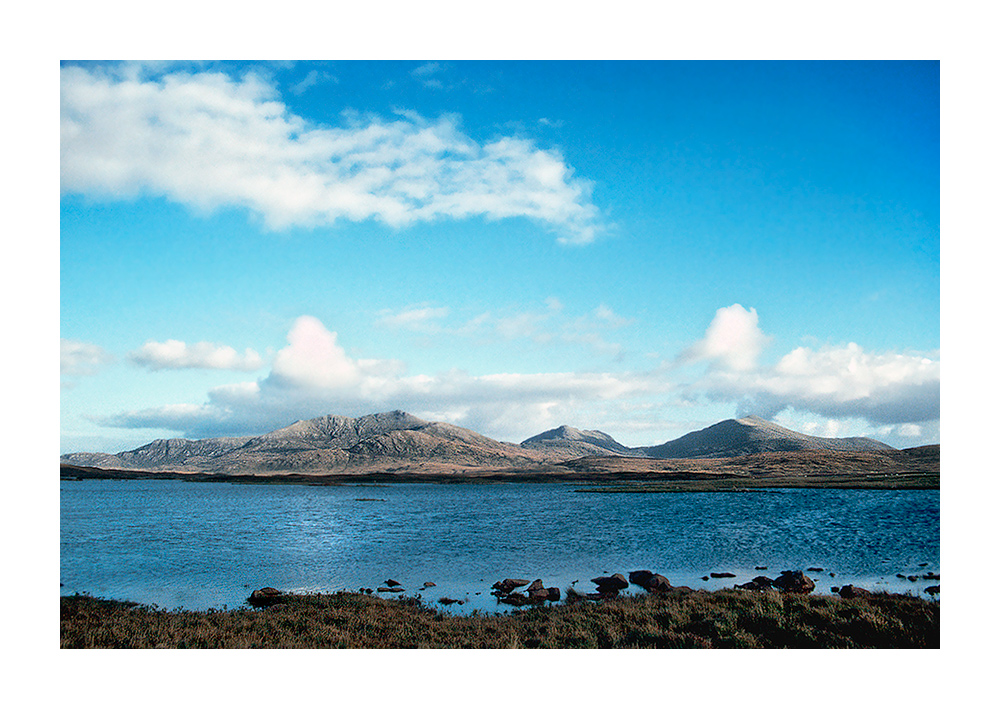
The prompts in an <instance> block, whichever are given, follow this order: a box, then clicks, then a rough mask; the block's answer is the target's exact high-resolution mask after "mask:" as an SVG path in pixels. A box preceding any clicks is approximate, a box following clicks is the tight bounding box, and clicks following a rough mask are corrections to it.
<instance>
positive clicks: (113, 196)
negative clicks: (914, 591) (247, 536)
mask: <svg viewBox="0 0 1000 709" xmlns="http://www.w3.org/2000/svg"><path fill="white" fill-rule="evenodd" d="M60 74H61V143H60V147H61V200H60V231H61V235H60V266H61V271H60V291H61V292H60V336H61V338H62V352H61V364H62V376H61V383H62V387H61V448H62V451H63V452H68V451H78V450H103V451H110V452H113V451H118V450H123V449H126V448H132V447H135V446H136V445H139V444H142V443H144V442H146V441H149V440H151V439H153V438H158V437H171V436H184V437H189V438H198V437H205V436H215V435H242V434H248V433H260V432H264V431H266V430H270V429H273V428H277V427H279V426H282V425H286V424H288V423H291V422H292V421H294V420H296V419H298V418H307V417H312V416H316V415H321V414H325V413H336V414H345V415H360V414H364V413H371V412H374V411H384V410H390V409H396V408H400V409H405V410H407V411H410V412H412V413H415V414H417V415H419V416H423V417H425V418H429V419H434V420H446V421H450V422H453V423H456V424H458V425H463V426H468V427H470V428H473V429H475V430H477V431H480V432H482V433H484V434H487V435H490V436H493V437H496V438H500V439H504V440H513V441H520V440H523V439H524V438H527V437H528V436H531V435H534V434H536V433H539V432H541V431H542V430H545V429H548V428H552V427H554V426H557V425H560V424H570V425H573V426H577V427H580V428H588V429H592V428H596V429H600V430H603V431H606V432H607V433H610V434H611V435H613V436H614V437H615V438H617V439H618V440H620V441H621V442H623V443H625V444H627V445H649V444H656V443H661V442H663V441H665V440H668V439H671V438H675V437H677V436H679V435H682V434H684V433H687V432H689V431H691V430H695V429H698V428H702V427H704V426H706V425H709V424H711V423H714V422H716V421H718V420H721V419H724V418H730V417H733V416H737V415H744V414H747V413H756V414H758V415H762V416H766V417H769V418H772V419H773V420H775V421H777V422H778V423H781V424H783V425H787V426H790V427H792V428H796V429H797V430H802V431H806V432H810V433H814V434H816V435H837V436H844V435H870V436H873V437H876V438H879V439H880V440H884V441H886V442H888V443H890V444H892V445H896V446H900V447H905V446H911V445H921V444H924V443H933V442H938V440H939V417H940V414H939V411H940V403H939V401H940V354H939V349H940V308H939V300H940V256H939V254H940V251H939V243H940V228H939V222H940V211H939V194H940V179H939V172H940V157H939V156H940V138H939V134H940V123H939V112H940V101H939V94H940V88H939V71H938V64H937V62H703V63H702V62H669V61H664V62H602V61H595V62H527V61H521V62H502V61H501V62H444V61H441V62H402V61H383V62H361V61H355V62H319V63H317V62H296V63H292V62H270V63H212V62H204V63H183V62H169V63H149V64H135V63H92V62H80V63H74V62H64V63H63V64H62V65H61V69H60Z"/></svg>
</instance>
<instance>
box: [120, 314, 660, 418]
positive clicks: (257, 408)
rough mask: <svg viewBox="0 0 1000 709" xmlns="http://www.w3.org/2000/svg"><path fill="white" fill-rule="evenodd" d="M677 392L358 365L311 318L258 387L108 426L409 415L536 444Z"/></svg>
mask: <svg viewBox="0 0 1000 709" xmlns="http://www.w3.org/2000/svg"><path fill="white" fill-rule="evenodd" d="M668 388H669V384H668V383H666V382H664V381H660V380H659V379H656V378H654V377H650V376H649V375H648V374H636V373H625V374H608V373H573V372H551V373H530V374H523V373H497V374H489V375H481V376H473V375H470V374H468V373H467V372H464V371H462V370H448V371H444V372H439V373H436V374H433V375H427V374H414V375H410V374H408V373H407V372H406V368H405V367H404V366H403V365H402V363H400V362H398V361H395V360H374V359H368V360H366V359H355V358H352V357H350V356H349V355H348V354H347V353H346V351H345V350H344V348H343V347H341V345H340V344H339V343H338V338H337V333H336V332H333V331H331V330H328V329H327V328H326V327H325V326H324V325H323V323H322V322H321V321H319V320H318V319H316V318H314V317H311V316H302V317H300V318H298V319H297V320H296V322H295V323H294V324H293V326H292V328H291V330H290V332H289V334H288V345H287V346H286V347H284V348H282V349H281V350H280V351H279V352H278V353H277V355H276V357H275V358H274V363H273V365H272V367H271V371H270V372H269V373H268V374H267V376H266V377H264V378H262V379H260V380H258V381H256V382H244V383H240V384H236V385H232V384H230V385H226V386H223V387H217V388H215V389H212V390H211V391H210V392H209V394H208V401H207V402H206V403H204V404H196V405H195V404H183V405H175V406H168V407H160V408H150V409H145V410H139V411H130V412H124V413H122V414H118V415H115V416H111V417H107V418H105V419H102V423H104V424H105V425H109V426H118V427H125V428H169V429H172V430H177V431H180V432H182V433H183V435H186V436H191V437H202V436H212V435H230V434H236V433H254V432H258V433H259V432H262V431H266V430H270V429H271V428H277V427H280V426H283V425H286V424H288V423H290V422H291V421H294V420H296V419H299V418H307V417H312V416H320V415H323V414H328V413H338V414H345V415H362V414H367V413H371V412H373V411H380V410H386V409H395V408H401V409H406V410H408V411H411V412H413V413H415V414H417V415H424V416H427V417H432V418H438V419H442V418H443V419H444V420H448V421H451V422H452V423H456V424H459V425H467V426H472V427H476V428H477V430H481V431H484V432H487V433H490V432H492V433H494V434H496V435H500V434H501V433H504V432H506V433H508V434H511V433H513V434H516V435H521V434H524V435H533V434H534V433H537V432H538V430H541V429H537V430H536V427H537V426H538V425H542V424H551V425H556V423H562V422H564V421H557V419H556V418H555V417H557V416H558V415H565V416H569V415H570V412H571V411H572V410H573V409H574V407H578V406H579V405H581V404H586V403H588V402H601V401H613V400H616V399H620V398H623V397H624V398H628V397H643V396H649V395H651V394H653V395H655V394H656V393H658V392H663V391H665V390H667V389H668Z"/></svg>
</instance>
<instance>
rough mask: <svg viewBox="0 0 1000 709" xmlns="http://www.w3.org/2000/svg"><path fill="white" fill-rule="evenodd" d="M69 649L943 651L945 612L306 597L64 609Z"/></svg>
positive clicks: (889, 602)
mask: <svg viewBox="0 0 1000 709" xmlns="http://www.w3.org/2000/svg"><path fill="white" fill-rule="evenodd" d="M60 610H61V613H60V616H61V641H60V646H61V647H63V648H937V647H939V645H940V606H939V604H938V603H937V602H934V601H927V600H923V599H920V598H915V597H911V596H902V595H889V594H873V595H871V596H867V597H864V598H856V599H849V600H848V599H842V598H839V597H834V596H819V595H813V596H799V595H794V594H787V595H783V594H779V593H778V592H770V591H769V592H764V593H758V592H747V591H738V590H725V591H715V592H712V593H709V592H704V591H694V592H674V593H668V594H664V595H643V596H638V597H621V598H617V599H611V600H605V601H601V602H599V603H590V602H579V603H573V604H568V605H567V604H562V605H554V606H549V607H538V608H529V609H526V610H521V611H517V612H514V613H511V614H509V615H479V614H476V615H472V616H451V615H448V614H445V613H442V612H440V611H437V610H434V609H432V608H426V607H423V606H421V605H420V604H419V603H418V602H416V601H414V600H412V599H383V598H378V597H372V596H367V595H360V594H353V593H338V594H331V595H316V596H298V597H295V598H294V599H293V600H291V601H290V602H288V603H284V604H279V605H275V606H272V607H270V608H267V609H263V610H251V609H249V608H241V609H236V610H224V611H205V612H195V611H164V610H159V609H156V608H150V607H146V606H139V605H136V604H131V603H122V602H117V601H106V600H100V599H95V598H91V597H88V596H70V597H63V598H61V599H60Z"/></svg>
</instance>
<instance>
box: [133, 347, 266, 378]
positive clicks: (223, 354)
mask: <svg viewBox="0 0 1000 709" xmlns="http://www.w3.org/2000/svg"><path fill="white" fill-rule="evenodd" d="M129 359H131V360H132V361H133V362H135V363H136V364H138V365H141V366H143V367H147V368H148V369H152V370H154V371H155V370H159V369H232V370H237V371H244V372H252V371H253V370H255V369H260V368H261V367H262V366H264V361H263V360H262V359H261V357H260V355H259V354H257V353H256V352H255V351H254V350H252V349H250V348H247V350H246V351H245V352H244V353H243V354H240V353H239V352H237V351H236V350H235V349H233V348H232V347H229V346H227V345H217V344H215V343H213V342H196V343H194V344H190V345H189V344H187V343H186V342H182V341H181V340H167V341H165V342H153V341H149V342H147V343H146V344H144V345H143V346H142V347H140V348H139V349H137V350H135V351H134V352H130V353H129Z"/></svg>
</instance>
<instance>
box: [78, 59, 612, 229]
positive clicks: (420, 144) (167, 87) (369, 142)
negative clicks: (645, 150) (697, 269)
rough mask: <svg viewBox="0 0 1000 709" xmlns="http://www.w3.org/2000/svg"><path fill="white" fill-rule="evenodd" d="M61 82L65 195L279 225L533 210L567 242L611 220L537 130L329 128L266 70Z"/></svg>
mask: <svg viewBox="0 0 1000 709" xmlns="http://www.w3.org/2000/svg"><path fill="white" fill-rule="evenodd" d="M61 77H62V81H61V84H62V86H61V99H62V100H61V111H62V115H61V176H62V189H63V191H64V192H68V193H82V194H86V195H90V196H94V197H101V198H112V199H125V198H132V197H134V196H136V195H138V194H140V193H150V194H154V195H163V196H166V197H168V198H169V199H172V200H174V201H176V202H179V203H181V204H185V205H188V206H190V207H193V208H196V209H200V210H212V209H214V208H216V207H220V206H237V207H245V208H247V209H249V210H250V211H251V212H253V213H255V214H257V215H259V216H261V217H262V218H263V220H264V222H265V224H266V225H267V226H268V227H270V228H273V229H282V228H285V227H289V226H306V227H311V226H317V225H325V224H332V223H335V222H337V221H338V220H341V219H346V220H350V221H363V220H367V219H376V220H378V221H381V222H383V223H385V224H388V225H390V226H392V227H405V226H407V225H409V224H413V223H416V222H429V221H434V220H437V219H442V218H448V219H462V218H467V217H475V216H480V217H484V218H486V219H491V220H494V219H505V218H509V217H527V218H530V219H534V220H536V221H539V222H541V223H543V224H544V225H546V226H548V227H550V228H552V229H553V230H555V231H556V232H557V233H558V234H559V241H561V242H563V243H567V244H584V243H588V242H590V241H592V240H593V239H594V238H595V237H596V235H597V233H598V231H599V229H600V215H599V213H598V210H597V208H596V207H595V206H594V205H593V203H592V202H591V199H590V191H591V187H590V183H589V182H587V181H586V180H583V179H581V178H578V177H575V176H574V175H573V170H572V168H570V167H569V166H568V165H567V164H566V163H565V161H564V159H563V157H562V156H561V155H560V154H558V153H557V152H555V151H553V150H542V149H540V148H538V147H536V145H535V144H534V143H533V142H532V141H530V140H527V139H523V138H514V137H502V136H501V137H499V138H497V139H495V140H492V141H490V142H485V143H482V144H480V143H478V142H476V141H475V140H473V139H472V138H470V137H469V136H467V135H466V134H464V133H463V132H462V131H461V128H460V125H459V119H458V118H457V117H456V116H448V115H446V116H441V117H439V118H437V119H434V120H431V119H426V118H424V117H422V116H420V115H418V114H416V113H413V112H399V113H398V114H397V115H396V116H395V118H394V119H392V120H384V119H382V118H379V117H371V116H368V117H361V116H357V115H355V116H350V115H346V114H345V116H346V117H345V121H344V124H343V125H342V126H341V127H325V126H317V125H312V124H310V123H308V122H307V121H305V120H304V119H302V118H301V117H299V116H297V115H294V114H292V113H291V112H290V111H288V109H287V107H286V106H285V105H284V103H283V102H282V101H281V97H280V95H279V94H278V93H277V91H276V89H275V88H274V86H273V85H272V84H270V83H269V82H267V81H265V80H263V79H261V78H259V77H257V76H255V75H253V74H248V75H246V76H244V77H242V78H240V79H234V78H232V77H229V76H227V75H225V74H222V73H217V72H207V71H206V72H200V73H182V72H173V73H166V74H161V75H157V76H153V75H149V74H144V73H143V72H142V71H141V70H137V69H135V68H134V67H128V68H127V69H117V70H116V69H111V68H105V69H101V68H84V67H79V66H66V67H63V68H62V69H61ZM307 78H308V77H307Z"/></svg>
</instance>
